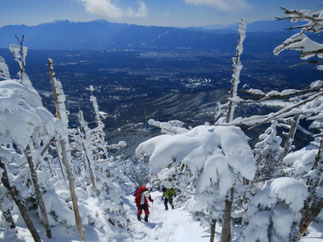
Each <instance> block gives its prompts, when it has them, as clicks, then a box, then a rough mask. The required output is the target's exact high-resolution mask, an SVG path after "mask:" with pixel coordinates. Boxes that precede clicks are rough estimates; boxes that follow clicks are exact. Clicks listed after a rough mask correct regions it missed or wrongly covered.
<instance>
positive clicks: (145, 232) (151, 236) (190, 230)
mask: <svg viewBox="0 0 323 242" xmlns="http://www.w3.org/2000/svg"><path fill="white" fill-rule="evenodd" d="M151 196H152V199H154V203H153V204H152V203H151V202H149V206H150V208H149V209H150V215H149V222H148V223H145V222H139V221H138V220H137V209H136V206H135V202H134V196H133V195H130V196H128V197H126V199H127V200H129V202H128V203H126V204H125V208H126V210H127V211H128V218H129V219H130V231H131V234H132V237H131V238H129V239H128V240H126V242H130V241H131V242H135V241H147V242H148V241H161V242H163V241H165V242H166V241H169V242H184V241H185V242H191V241H192V242H193V241H194V242H196V241H201V242H204V241H209V232H208V229H207V228H202V227H201V226H200V223H199V222H196V221H193V219H192V217H191V215H190V214H189V212H188V211H187V210H184V209H183V208H177V206H176V204H175V209H171V208H170V206H169V209H168V210H167V211H166V210H165V207H164V201H163V200H162V199H161V196H162V194H161V192H152V193H151ZM141 217H142V221H143V217H144V215H143V214H142V215H141ZM216 236H217V237H219V231H218V230H217V234H216ZM217 237H216V238H217Z"/></svg>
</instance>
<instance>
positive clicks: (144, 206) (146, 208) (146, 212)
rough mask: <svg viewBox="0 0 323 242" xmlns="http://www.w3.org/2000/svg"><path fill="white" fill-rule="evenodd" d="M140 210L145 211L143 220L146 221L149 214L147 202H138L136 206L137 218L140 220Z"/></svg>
mask: <svg viewBox="0 0 323 242" xmlns="http://www.w3.org/2000/svg"><path fill="white" fill-rule="evenodd" d="M142 210H144V211H145V221H146V222H148V215H149V209H148V206H147V204H140V205H139V207H138V214H137V219H138V220H139V221H141V218H140V215H141V214H142Z"/></svg>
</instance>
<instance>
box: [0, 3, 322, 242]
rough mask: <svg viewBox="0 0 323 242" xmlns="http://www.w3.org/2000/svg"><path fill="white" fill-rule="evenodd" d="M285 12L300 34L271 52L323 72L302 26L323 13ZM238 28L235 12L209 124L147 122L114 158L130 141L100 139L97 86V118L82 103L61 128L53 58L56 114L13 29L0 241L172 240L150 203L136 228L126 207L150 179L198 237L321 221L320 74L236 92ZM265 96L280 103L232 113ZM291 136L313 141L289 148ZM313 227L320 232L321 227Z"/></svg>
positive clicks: (280, 234)
mask: <svg viewBox="0 0 323 242" xmlns="http://www.w3.org/2000/svg"><path fill="white" fill-rule="evenodd" d="M283 11H284V13H285V17H283V18H278V20H281V19H288V20H291V22H299V23H300V24H299V25H298V26H294V27H291V29H293V30H297V31H298V32H297V33H295V34H293V35H292V36H290V37H289V38H287V39H286V40H285V41H284V42H283V43H281V44H280V45H279V46H277V47H276V48H275V49H274V50H273V53H274V55H279V54H280V53H281V52H283V51H287V50H292V51H297V52H298V53H299V55H300V59H301V61H302V62H300V63H299V64H298V65H310V66H312V68H313V70H314V69H316V70H320V71H322V70H323V65H321V62H322V60H321V59H322V57H323V47H322V46H323V44H321V43H318V42H316V41H314V40H312V39H311V38H310V37H309V35H308V33H311V34H313V33H314V34H317V33H319V32H321V31H322V30H323V10H321V11H318V12H312V11H310V10H289V9H283ZM246 28H247V24H246V20H245V19H241V22H240V25H239V30H238V31H239V39H238V43H237V47H236V52H235V56H233V58H232V62H233V63H232V67H233V70H232V78H231V83H230V85H231V89H230V90H228V91H229V97H228V98H227V100H223V102H217V106H216V107H214V111H213V112H214V122H212V123H209V122H208V123H205V124H204V125H198V126H195V127H191V126H188V125H186V124H185V123H184V122H181V121H180V120H168V121H166V122H164V121H158V120H153V119H150V120H146V121H147V125H149V127H154V128H158V129H159V130H160V134H159V135H157V136H154V137H152V138H150V139H148V140H145V141H143V142H141V143H140V144H139V145H138V147H137V148H136V150H135V155H136V159H135V160H134V159H129V158H128V159H125V158H124V157H123V156H122V155H119V154H120V152H118V153H117V154H118V155H115V154H116V152H115V151H116V150H122V149H125V150H126V149H127V143H126V142H125V141H123V140H119V142H118V143H116V144H111V142H109V140H107V138H106V136H107V134H106V132H107V131H106V128H105V123H104V122H105V119H106V118H107V117H108V115H109V114H108V113H105V112H103V111H100V106H99V105H98V100H97V98H96V96H95V94H96V91H97V90H96V88H95V86H93V85H90V87H89V88H88V91H89V93H90V100H89V101H90V103H91V104H92V107H90V109H91V110H92V113H93V117H94V120H86V119H85V118H84V114H83V111H82V106H80V108H79V111H78V114H77V125H76V126H75V127H71V126H70V125H69V110H68V109H67V107H66V102H67V99H68V96H66V95H65V94H64V90H63V86H62V82H63V81H64V80H62V82H61V81H60V80H58V79H57V78H56V74H55V70H54V66H55V63H54V61H53V60H52V59H51V58H49V59H48V63H47V65H48V72H49V76H48V79H49V80H50V82H49V83H48V85H51V87H52V97H53V100H52V102H53V104H54V106H55V113H51V112H50V111H49V110H48V109H46V108H45V107H44V105H43V102H42V99H41V96H40V94H39V93H38V92H37V91H36V89H35V88H34V87H33V84H32V80H31V79H30V78H29V77H28V73H26V71H25V66H26V61H27V59H28V56H27V53H28V48H27V47H26V46H24V35H22V36H16V39H17V42H18V44H17V45H16V44H11V45H10V47H9V49H10V52H11V53H12V56H13V58H14V60H15V61H16V62H17V65H18V68H19V72H18V77H17V79H12V78H11V77H10V74H9V70H8V66H7V64H6V62H5V59H4V58H3V57H1V56H0V80H1V81H0V178H1V183H0V194H1V196H0V209H1V213H0V240H1V241H32V240H34V241H64V240H65V241H70V240H74V241H75V240H76V241H151V239H152V238H154V239H155V240H156V241H170V240H169V239H170V237H167V236H166V235H163V233H161V232H158V231H160V230H161V228H163V225H162V224H159V223H154V220H153V218H154V219H155V220H156V221H157V220H158V218H157V216H156V213H157V208H158V207H156V206H157V201H155V202H154V203H155V204H156V205H155V209H156V210H155V214H153V213H154V210H153V209H154V205H153V204H151V216H150V223H148V222H147V226H148V227H147V228H145V230H144V232H142V234H140V231H139V232H138V226H139V221H137V220H136V217H134V216H135V215H129V211H130V212H131V213H133V214H135V213H136V209H135V205H134V197H133V193H134V191H135V189H136V187H137V186H147V187H148V188H149V192H150V194H151V195H152V197H154V196H155V197H156V199H157V197H159V196H160V195H161V193H160V189H161V188H162V187H169V188H170V187H173V188H175V190H176V193H177V195H176V197H175V199H174V203H175V209H174V210H177V212H178V213H179V211H181V212H182V213H184V212H185V213H186V212H187V214H189V215H190V218H191V219H192V221H194V222H197V224H199V226H201V227H202V228H203V233H204V234H206V235H205V236H204V238H203V241H210V242H213V241H221V242H228V241H246V242H250V241H255V242H256V241H261V242H263V241H300V240H303V239H306V237H307V236H309V235H311V236H314V235H313V234H311V231H312V230H310V228H311V226H313V225H315V224H319V225H322V224H323V222H322V221H323V216H322V212H321V208H322V206H323V187H322V186H323V181H322V179H323V176H322V171H323V154H322V153H323V151H322V149H323V81H322V80H306V83H310V85H308V87H306V88H303V89H285V90H279V91H276V90H271V91H267V90H266V91H264V90H260V89H258V88H257V89H256V88H250V89H249V90H247V93H248V95H244V97H240V96H239V95H238V94H239V88H240V87H239V83H240V73H241V70H242V69H243V63H242V61H241V56H242V55H243V43H244V40H245V38H246ZM44 64H46V63H44ZM296 68H297V67H296ZM309 76H310V75H309ZM273 104H275V106H277V107H279V108H278V109H277V110H276V111H273V112H269V113H266V114H261V115H251V116H247V117H243V116H237V115H236V113H238V112H236V111H237V110H239V108H241V107H243V106H248V105H256V106H258V107H259V109H262V108H265V107H267V106H272V105H273ZM87 109H89V107H87ZM268 110H271V109H268ZM200 115H203V113H201V114H200ZM261 125H262V126H266V129H265V131H264V133H262V134H261V135H260V136H259V137H258V140H257V141H253V142H252V143H254V145H252V146H251V145H250V143H251V142H250V138H249V137H248V132H249V131H250V130H253V129H255V128H257V127H259V126H261ZM278 130H283V132H278ZM142 132H145V131H144V130H143V131H142ZM296 132H300V133H301V134H302V135H303V136H306V137H307V139H308V140H310V142H309V143H308V144H306V145H305V146H304V147H300V148H296V147H295V145H294V139H295V134H296ZM121 153H122V152H121ZM126 198H127V199H126ZM128 198H129V199H128ZM131 199H133V201H131V202H133V204H131V203H130V204H129V200H131ZM156 199H155V200H156ZM153 215H155V216H153ZM173 220H175V218H173ZM160 223H163V221H160ZM165 223H166V220H165ZM179 223H180V222H179ZM140 225H142V223H140ZM57 228H60V230H58V229H57ZM62 231H63V232H62ZM145 231H146V232H145ZM147 231H148V232H147ZM166 231H167V230H166ZM55 232H57V234H55ZM318 232H320V233H321V234H320V235H316V236H318V239H320V238H321V239H322V236H323V231H322V229H320V230H319V231H318ZM147 233H152V234H154V233H155V235H154V236H155V237H147V236H148V235H147ZM185 233H186V232H184V234H185ZM187 233H189V232H188V231H187ZM60 236H61V237H60ZM68 236H69V237H68ZM149 236H151V235H149ZM162 236H166V237H165V238H163V237H162ZM180 236H182V234H181V233H178V234H176V235H174V238H176V237H177V239H178V240H174V241H190V240H182V239H181V238H180ZM26 238H29V239H26ZM71 238H72V239H71ZM174 238H172V239H174ZM309 239H310V238H309ZM201 241H202V240H201ZM304 241H305V240H304ZM308 241H310V240H308Z"/></svg>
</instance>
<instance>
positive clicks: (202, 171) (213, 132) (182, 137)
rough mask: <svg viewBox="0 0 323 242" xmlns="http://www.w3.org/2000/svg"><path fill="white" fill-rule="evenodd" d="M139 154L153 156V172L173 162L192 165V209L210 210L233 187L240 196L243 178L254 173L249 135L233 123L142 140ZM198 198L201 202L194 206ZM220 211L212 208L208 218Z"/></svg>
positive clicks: (213, 216) (156, 172)
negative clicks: (193, 184)
mask: <svg viewBox="0 0 323 242" xmlns="http://www.w3.org/2000/svg"><path fill="white" fill-rule="evenodd" d="M136 154H137V155H149V156H150V158H149V169H150V174H151V175H156V174H158V173H160V172H161V171H163V169H165V168H166V167H168V166H169V165H170V164H172V163H177V164H180V163H181V164H182V165H186V166H187V167H188V168H189V170H190V174H191V176H192V177H191V178H190V179H194V180H196V192H195V194H194V197H193V198H192V199H191V200H190V201H189V205H188V207H189V209H190V210H191V211H192V212H194V211H195V212H199V211H201V209H202V212H203V213H204V214H207V213H208V212H210V211H211V210H212V209H213V208H214V201H218V202H219V204H220V201H222V202H223V201H224V200H226V198H227V195H228V193H229V192H230V191H231V190H232V189H234V190H235V191H236V194H237V195H236V197H238V196H239V194H242V192H243V190H244V189H243V179H247V180H252V179H253V177H254V174H255V160H254V157H253V153H252V150H251V148H250V147H249V145H248V143H247V137H246V136H245V135H244V133H243V132H242V131H241V130H240V128H238V127H233V126H228V127H219V126H197V127H195V128H193V129H191V130H190V131H188V132H185V133H182V134H175V135H171V134H165V135H160V136H157V137H154V138H152V139H150V140H147V141H145V142H143V143H141V144H140V145H139V146H138V148H137V149H136ZM201 198H202V199H201ZM201 200H203V201H201ZM196 201H198V202H201V204H202V205H201V206H195V205H194V204H196ZM219 204H217V205H219ZM219 206H220V205H219ZM203 209H205V210H204V211H203ZM221 214H222V213H218V212H216V211H215V212H214V211H212V212H210V213H209V216H208V219H209V221H213V220H216V219H219V216H220V215H221ZM224 216H230V215H227V214H224Z"/></svg>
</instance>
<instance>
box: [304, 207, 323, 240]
mask: <svg viewBox="0 0 323 242" xmlns="http://www.w3.org/2000/svg"><path fill="white" fill-rule="evenodd" d="M315 205H316V206H312V207H306V208H303V209H302V210H301V214H302V219H301V221H300V224H299V234H300V237H303V236H304V234H305V232H306V231H307V229H308V228H309V227H310V226H311V224H312V222H313V221H314V219H315V218H316V217H317V216H318V215H319V214H320V212H321V208H322V206H323V203H321V204H320V205H318V204H315ZM317 205H318V206H317Z"/></svg>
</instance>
